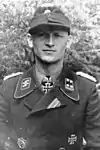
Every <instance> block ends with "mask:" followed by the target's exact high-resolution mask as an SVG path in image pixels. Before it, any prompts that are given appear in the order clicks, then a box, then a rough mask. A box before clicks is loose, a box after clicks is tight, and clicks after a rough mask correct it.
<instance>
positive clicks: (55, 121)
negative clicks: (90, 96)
mask: <svg viewBox="0 0 100 150" xmlns="http://www.w3.org/2000/svg"><path fill="white" fill-rule="evenodd" d="M54 93H55V92H54ZM54 93H52V92H51V93H50V94H49V95H47V96H43V95H42V94H41V93H40V92H39V91H35V92H33V93H31V94H30V95H28V96H27V97H24V98H23V99H21V100H19V101H18V100H17V101H16V100H14V101H13V102H12V105H11V109H12V110H11V111H12V114H13V124H14V126H16V128H23V127H24V128H28V129H29V128H30V130H33V131H34V133H35V131H36V129H37V130H38V131H40V130H41V131H42V132H45V133H46V132H48V131H49V132H54V134H56V133H57V134H63V133H64V132H65V130H69V131H72V130H74V128H73V127H74V126H76V125H77V126H76V127H78V126H80V125H81V124H82V120H83V117H84V105H85V104H84V103H82V102H80V101H78V102H76V101H73V100H72V99H71V98H69V97H67V96H65V95H64V94H63V93H62V92H60V91H59V92H58V93H55V94H54ZM31 133H32V131H31Z"/></svg>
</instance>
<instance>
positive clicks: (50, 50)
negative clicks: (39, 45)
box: [43, 49, 56, 52]
mask: <svg viewBox="0 0 100 150" xmlns="http://www.w3.org/2000/svg"><path fill="white" fill-rule="evenodd" d="M43 51H44V52H56V50H52V49H44V50H43Z"/></svg>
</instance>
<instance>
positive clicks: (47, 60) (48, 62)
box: [41, 59, 58, 64]
mask: <svg viewBox="0 0 100 150" xmlns="http://www.w3.org/2000/svg"><path fill="white" fill-rule="evenodd" d="M41 61H42V62H44V63H46V64H52V63H56V62H58V61H57V60H54V59H41Z"/></svg>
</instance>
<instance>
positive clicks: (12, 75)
mask: <svg viewBox="0 0 100 150" xmlns="http://www.w3.org/2000/svg"><path fill="white" fill-rule="evenodd" d="M21 74H23V72H16V73H12V74H10V75H7V76H5V77H4V79H3V80H4V81H5V80H7V79H10V78H13V77H16V76H18V75H21Z"/></svg>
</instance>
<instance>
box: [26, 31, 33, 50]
mask: <svg viewBox="0 0 100 150" xmlns="http://www.w3.org/2000/svg"><path fill="white" fill-rule="evenodd" d="M27 43H28V45H29V47H30V48H33V40H32V36H31V35H30V34H28V35H27Z"/></svg>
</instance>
